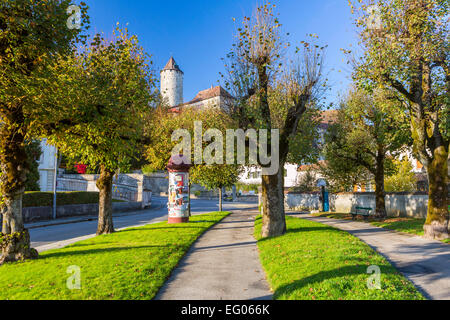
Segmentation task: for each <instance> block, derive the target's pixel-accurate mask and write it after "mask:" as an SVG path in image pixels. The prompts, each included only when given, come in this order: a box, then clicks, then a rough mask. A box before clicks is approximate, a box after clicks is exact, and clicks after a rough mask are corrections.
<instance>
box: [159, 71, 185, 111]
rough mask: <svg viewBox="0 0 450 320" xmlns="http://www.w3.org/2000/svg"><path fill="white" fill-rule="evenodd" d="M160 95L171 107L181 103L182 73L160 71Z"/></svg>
mask: <svg viewBox="0 0 450 320" xmlns="http://www.w3.org/2000/svg"><path fill="white" fill-rule="evenodd" d="M161 94H162V95H163V97H165V98H167V99H168V101H169V105H170V106H171V107H175V106H178V105H180V104H182V103H183V73H182V72H180V71H178V70H163V71H161Z"/></svg>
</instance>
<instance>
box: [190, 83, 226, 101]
mask: <svg viewBox="0 0 450 320" xmlns="http://www.w3.org/2000/svg"><path fill="white" fill-rule="evenodd" d="M215 97H225V98H231V99H232V98H233V96H232V95H231V94H229V93H228V92H227V91H226V90H225V89H224V88H222V87H221V86H217V87H211V88H210V89H206V90H203V91H200V92H199V93H197V95H196V96H195V98H194V99H192V100H191V101H189V102H187V103H185V105H188V104H193V103H196V102H200V101H204V100H208V99H212V98H215Z"/></svg>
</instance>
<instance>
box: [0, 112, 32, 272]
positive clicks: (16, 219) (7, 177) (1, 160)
mask: <svg viewBox="0 0 450 320" xmlns="http://www.w3.org/2000/svg"><path fill="white" fill-rule="evenodd" d="M2 120H3V124H2V125H1V126H0V143H1V146H2V148H1V149H2V150H1V152H0V166H1V175H0V186H1V189H0V194H1V195H2V196H3V204H2V208H1V211H2V214H3V223H2V234H1V237H0V247H1V256H0V265H1V264H3V263H6V262H15V261H21V260H25V259H32V258H36V257H37V256H38V253H37V251H36V250H34V249H32V248H30V234H29V232H28V230H27V229H25V227H24V224H23V216H22V197H23V193H24V191H25V183H26V179H27V178H26V176H27V172H28V163H27V154H26V152H25V134H24V132H23V131H19V130H17V126H18V125H17V124H21V123H24V117H23V112H22V108H21V107H20V106H18V107H16V108H14V109H12V111H11V113H9V114H7V115H6V116H5V117H4V119H2Z"/></svg>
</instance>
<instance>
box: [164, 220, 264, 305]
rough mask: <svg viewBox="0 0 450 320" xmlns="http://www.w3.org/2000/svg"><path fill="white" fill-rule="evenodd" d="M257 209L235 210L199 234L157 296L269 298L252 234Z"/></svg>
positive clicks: (177, 298)
mask: <svg viewBox="0 0 450 320" xmlns="http://www.w3.org/2000/svg"><path fill="white" fill-rule="evenodd" d="M256 214H257V213H256V212H252V211H235V212H234V213H232V214H231V215H230V216H228V217H226V218H225V219H224V220H223V221H222V222H220V223H218V224H217V225H216V226H214V227H213V228H212V229H210V230H208V231H207V232H206V233H205V234H203V236H201V237H200V238H199V239H198V240H197V242H196V243H195V244H194V245H193V247H192V248H191V249H190V250H189V252H188V253H187V255H186V256H185V257H184V258H183V259H182V260H181V261H180V264H179V266H178V267H177V268H176V269H175V270H174V272H173V274H172V276H171V277H170V279H169V280H168V281H167V282H166V284H165V285H164V286H163V287H162V288H161V290H160V292H159V293H158V295H157V296H156V300H270V299H272V293H271V292H270V290H269V286H268V284H267V282H266V280H265V275H264V271H263V270H262V267H261V264H260V262H259V255H258V249H257V245H256V241H255V239H254V237H253V227H254V219H255V216H256Z"/></svg>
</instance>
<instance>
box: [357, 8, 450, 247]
mask: <svg viewBox="0 0 450 320" xmlns="http://www.w3.org/2000/svg"><path fill="white" fill-rule="evenodd" d="M359 2H362V1H361V0H360V1H359ZM368 5H372V6H373V5H376V7H375V8H377V10H375V11H376V14H375V15H374V14H373V11H374V10H372V12H371V11H370V10H368ZM360 8H361V10H360V11H361V12H362V14H361V15H360V17H357V19H356V25H357V27H358V29H359V30H360V33H359V34H360V44H361V46H362V48H363V50H364V52H363V54H362V57H361V58H360V59H358V60H356V61H354V62H355V72H354V78H355V80H357V81H359V82H360V83H361V84H363V85H365V86H370V87H376V86H386V87H389V88H392V89H393V90H395V92H396V95H395V98H396V99H398V100H399V101H401V102H402V109H401V110H399V112H405V111H406V112H407V114H408V118H409V122H410V127H411V134H412V137H413V140H414V145H413V150H414V155H415V156H416V157H417V158H418V159H419V160H420V162H421V163H422V164H423V165H424V166H425V168H426V169H427V172H428V180H429V185H430V190H429V201H428V213H427V219H426V222H425V225H424V231H425V236H426V237H428V238H432V239H446V238H448V237H449V231H448V226H449V215H448V199H447V196H448V189H447V183H448V159H449V137H448V118H449V117H450V108H449V102H450V101H449V96H450V95H449V90H450V71H449V70H450V68H449V52H450V50H449V49H450V48H449V37H448V34H449V30H448V20H447V19H448V15H449V3H448V1H446V0H380V1H375V0H370V1H369V2H368V3H364V4H362V5H361V6H360ZM372 8H374V7H372ZM371 15H372V17H370V16H371ZM374 16H375V20H377V23H366V22H367V21H368V19H371V20H369V21H373V20H374V19H373V18H374Z"/></svg>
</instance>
